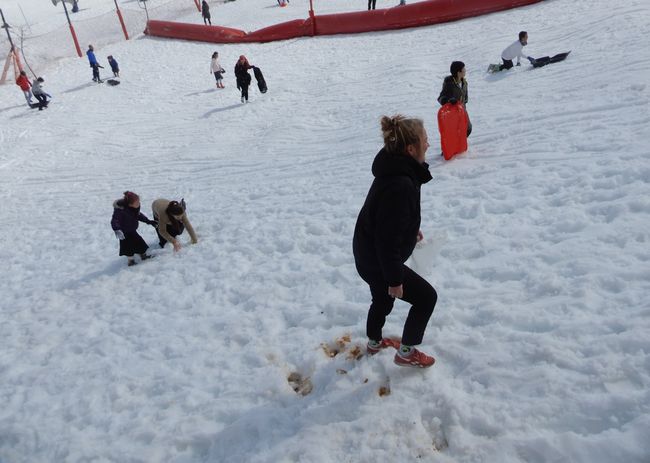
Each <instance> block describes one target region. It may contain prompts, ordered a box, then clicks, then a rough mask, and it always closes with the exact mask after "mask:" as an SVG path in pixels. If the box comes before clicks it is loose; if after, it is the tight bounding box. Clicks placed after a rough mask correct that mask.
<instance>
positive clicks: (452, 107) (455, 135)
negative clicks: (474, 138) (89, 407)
mask: <svg viewBox="0 0 650 463" xmlns="http://www.w3.org/2000/svg"><path fill="white" fill-rule="evenodd" d="M467 121H468V118H467V113H466V112H465V108H463V105H462V104H458V103H457V104H450V103H447V104H446V105H443V106H442V107H441V108H440V110H439V111H438V130H439V131H440V145H441V147H442V155H443V156H444V157H445V160H447V161H449V160H450V159H451V158H452V157H454V156H455V155H457V154H459V153H463V152H465V151H467Z"/></svg>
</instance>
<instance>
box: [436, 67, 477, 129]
mask: <svg viewBox="0 0 650 463" xmlns="http://www.w3.org/2000/svg"><path fill="white" fill-rule="evenodd" d="M449 71H450V72H451V75H449V76H447V77H445V80H444V82H443V83H442V90H441V91H440V96H439V97H438V103H440V104H441V105H443V106H444V105H445V104H447V103H451V104H456V103H460V104H462V105H463V108H465V113H466V114H467V101H469V94H468V93H467V80H465V73H466V71H465V63H463V62H462V61H454V62H452V63H451V66H450V67H449ZM470 133H472V123H471V121H470V120H469V114H467V136H468V137H469V134H470Z"/></svg>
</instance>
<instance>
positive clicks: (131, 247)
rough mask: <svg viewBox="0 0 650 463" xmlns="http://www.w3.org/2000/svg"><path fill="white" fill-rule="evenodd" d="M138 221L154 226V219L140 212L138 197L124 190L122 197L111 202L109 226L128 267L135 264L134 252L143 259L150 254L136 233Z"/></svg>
mask: <svg viewBox="0 0 650 463" xmlns="http://www.w3.org/2000/svg"><path fill="white" fill-rule="evenodd" d="M139 222H144V223H146V224H148V225H151V226H153V227H155V226H156V225H158V224H157V223H156V221H155V220H149V219H148V218H147V216H146V215H144V214H143V213H142V212H140V197H139V196H138V195H137V194H135V193H133V192H132V191H125V192H124V197H123V198H121V199H118V200H116V201H114V202H113V217H112V218H111V227H112V228H113V231H114V232H115V236H116V237H117V239H118V240H120V256H126V258H127V262H128V265H129V267H131V266H132V265H135V260H134V258H133V255H134V254H140V258H141V259H142V260H143V261H144V260H147V259H149V258H151V257H152V256H150V255H149V254H147V249H149V246H147V243H145V241H144V240H143V239H142V237H141V236H140V234H139V233H138V224H139Z"/></svg>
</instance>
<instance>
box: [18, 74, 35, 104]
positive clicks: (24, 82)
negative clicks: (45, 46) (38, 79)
mask: <svg viewBox="0 0 650 463" xmlns="http://www.w3.org/2000/svg"><path fill="white" fill-rule="evenodd" d="M16 85H18V86H19V87H20V89H21V90H22V91H23V95H25V100H27V105H28V106H30V107H31V106H32V90H31V87H32V83H31V82H30V81H29V77H27V73H26V72H25V71H20V75H19V76H18V78H17V79H16Z"/></svg>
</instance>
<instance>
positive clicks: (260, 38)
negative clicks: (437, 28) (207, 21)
mask: <svg viewBox="0 0 650 463" xmlns="http://www.w3.org/2000/svg"><path fill="white" fill-rule="evenodd" d="M541 1H542V0H462V1H460V0H425V1H422V2H418V3H411V4H409V5H401V6H395V7H393V8H386V9H381V10H371V11H358V12H352V13H338V14H326V15H322V16H317V15H314V16H312V15H311V12H310V17H309V18H308V19H305V20H302V19H296V20H293V21H288V22H284V23H280V24H275V25H273V26H269V27H265V28H263V29H259V30H257V31H254V32H250V33H246V32H244V31H242V30H239V29H232V28H229V27H221V26H204V25H201V24H186V23H176V22H172V21H148V22H147V28H146V29H145V34H149V35H154V36H157V37H168V38H175V39H185V40H197V41H201V42H213V43H239V42H272V41H275V40H287V39H293V38H296V37H305V36H310V35H334V34H357V33H360V32H372V31H385V30H392V29H404V28H408V27H420V26H428V25H431V24H438V23H443V22H449V21H456V20H459V19H463V18H469V17H472V16H480V15H483V14H487V13H493V12H495V11H502V10H508V9H511V8H517V7H520V6H526V5H531V4H533V3H538V2H541Z"/></svg>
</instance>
